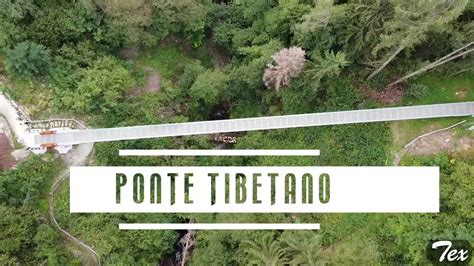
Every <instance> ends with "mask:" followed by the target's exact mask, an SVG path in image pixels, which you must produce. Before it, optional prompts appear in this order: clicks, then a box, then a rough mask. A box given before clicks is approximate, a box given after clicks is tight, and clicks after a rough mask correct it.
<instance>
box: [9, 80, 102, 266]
mask: <svg viewBox="0 0 474 266" xmlns="http://www.w3.org/2000/svg"><path fill="white" fill-rule="evenodd" d="M0 83H2V84H8V80H7V79H6V78H5V77H4V76H3V75H0ZM0 107H1V108H0V115H2V116H5V118H6V119H7V121H8V126H9V127H10V128H11V129H12V130H11V131H12V134H13V135H15V137H16V138H17V140H19V141H20V142H21V140H22V139H23V134H24V132H25V130H26V126H25V123H24V122H25V119H26V120H29V116H28V115H27V114H26V111H24V109H23V108H21V106H19V105H17V104H16V103H14V102H13V101H12V100H11V99H10V98H9V97H8V96H7V95H5V94H2V93H0ZM19 108H20V109H21V110H20V111H21V112H19ZM93 148H94V144H93V143H85V144H80V145H77V146H76V147H75V148H74V149H73V150H72V151H70V152H69V153H68V154H66V155H61V158H62V159H63V161H64V163H65V165H66V169H64V170H63V171H62V172H61V173H60V174H59V175H58V176H57V177H55V180H54V182H53V185H52V186H51V189H50V192H49V194H48V214H49V219H50V221H51V224H52V225H53V226H54V227H56V228H57V229H58V231H59V232H60V233H61V235H62V236H63V238H64V240H66V241H67V242H68V243H70V245H74V246H75V247H76V248H77V250H79V251H80V252H81V253H82V255H80V258H81V262H82V264H84V265H100V264H101V262H100V257H99V255H98V254H97V252H96V251H95V250H94V249H93V248H92V247H90V246H88V245H87V244H85V243H84V242H83V241H81V240H79V239H78V238H76V237H74V236H73V235H72V234H71V233H69V232H67V231H66V230H64V229H63V228H61V226H59V224H58V222H57V220H56V215H55V210H54V194H55V192H56V190H57V189H58V187H59V185H60V184H61V183H62V182H63V181H64V180H66V179H67V178H69V167H71V166H81V165H86V164H87V163H88V160H89V156H90V155H91V154H92V151H93ZM75 255H77V254H75Z"/></svg>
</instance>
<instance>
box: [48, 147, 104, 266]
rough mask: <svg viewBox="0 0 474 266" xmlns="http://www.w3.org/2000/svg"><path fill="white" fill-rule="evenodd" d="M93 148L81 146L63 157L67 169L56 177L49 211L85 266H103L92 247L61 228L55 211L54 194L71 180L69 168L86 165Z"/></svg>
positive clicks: (53, 222)
mask: <svg viewBox="0 0 474 266" xmlns="http://www.w3.org/2000/svg"><path fill="white" fill-rule="evenodd" d="M93 148H94V145H93V144H81V145H78V146H77V147H76V148H75V149H74V150H72V151H71V152H70V153H69V154H67V155H64V156H61V157H62V159H63V160H64V162H65V164H66V166H67V168H66V169H64V170H63V171H62V172H61V174H59V176H57V177H56V179H55V181H54V182H53V185H52V186H51V190H50V193H49V195H48V210H49V219H50V221H51V224H53V225H54V226H55V227H56V228H57V229H58V230H59V232H61V234H62V235H63V237H64V239H65V240H67V241H68V242H69V243H71V244H72V245H74V246H76V247H77V248H78V249H79V250H80V251H81V252H82V254H83V255H82V256H81V261H82V263H83V264H84V265H101V263H100V256H99V254H97V252H96V251H95V250H94V249H93V248H92V247H90V246H88V245H87V244H85V243H84V241H82V240H80V239H78V238H76V237H74V236H73V235H72V234H71V233H69V232H67V231H66V230H64V229H63V228H61V226H59V224H58V222H57V220H56V215H55V210H54V194H55V192H56V190H57V189H58V187H59V186H60V185H61V183H62V182H63V181H65V180H66V179H68V178H69V167H70V166H81V165H86V164H87V162H88V159H89V156H90V155H91V154H92V151H93Z"/></svg>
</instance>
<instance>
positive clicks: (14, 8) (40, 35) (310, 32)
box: [0, 0, 474, 265]
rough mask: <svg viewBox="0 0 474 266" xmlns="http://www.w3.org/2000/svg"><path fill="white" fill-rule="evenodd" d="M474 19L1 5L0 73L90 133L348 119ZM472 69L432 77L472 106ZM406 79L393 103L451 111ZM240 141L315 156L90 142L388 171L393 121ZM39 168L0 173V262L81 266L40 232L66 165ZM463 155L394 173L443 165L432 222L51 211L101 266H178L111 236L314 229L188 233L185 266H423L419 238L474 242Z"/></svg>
mask: <svg viewBox="0 0 474 266" xmlns="http://www.w3.org/2000/svg"><path fill="white" fill-rule="evenodd" d="M473 16H474V1H472V0H455V1H452V0H434V1H417V2H415V1H406V0H347V1H332V0H318V1H312V0H271V1H255V0H239V1H237V0H236V1H217V0H216V1H211V0H180V1H176V0H122V1H113V0H77V1H76V0H43V1H33V0H0V59H1V60H2V61H4V65H5V70H6V72H5V74H6V75H8V77H9V78H10V79H11V80H12V81H13V82H12V83H13V85H12V86H11V88H8V89H9V90H10V91H11V94H12V95H13V96H15V97H16V98H17V99H18V100H19V101H20V102H26V103H28V102H30V103H31V98H33V99H34V100H33V101H35V102H34V103H33V104H32V106H29V107H31V110H35V108H34V107H37V106H39V105H41V106H43V105H44V106H46V107H44V108H43V109H47V110H46V112H44V113H41V112H38V113H35V114H34V115H35V116H37V118H49V117H50V116H51V114H52V116H53V117H63V116H69V117H76V118H80V119H83V120H85V122H86V123H87V124H88V125H89V126H91V127H98V128H100V127H117V126H126V125H141V124H158V123H175V122H186V121H197V120H208V119H227V118H241V117H251V116H263V115H281V114H299V113H309V112H325V111H337V110H352V109H360V108H372V107H378V106H382V105H384V104H385V103H386V102H384V101H381V100H380V99H379V98H377V97H373V95H377V94H381V95H384V93H385V92H386V89H387V88H386V84H388V83H389V82H390V81H391V80H392V79H393V78H395V77H400V76H402V75H405V74H406V73H409V72H411V71H414V70H416V69H417V68H418V67H420V66H423V65H425V64H426V63H427V62H429V61H434V60H436V59H439V58H441V57H443V56H444V55H446V54H448V53H450V52H452V51H453V50H455V49H456V48H459V47H461V46H462V45H465V44H467V43H469V42H472V40H473V36H474V30H473V29H474V24H473V22H472V17H473ZM472 62H473V60H472V55H466V56H465V57H463V58H458V59H457V60H455V61H453V62H451V63H450V64H448V65H445V66H444V67H440V68H437V69H436V70H435V71H438V73H441V74H439V75H438V74H437V75H438V76H439V77H443V78H445V77H446V76H453V77H452V79H455V80H456V79H457V78H458V76H456V75H457V74H458V73H465V74H466V73H467V74H466V77H467V78H466V80H464V81H463V83H460V84H462V85H459V86H460V87H462V88H460V89H459V90H460V91H461V92H462V91H463V89H464V87H466V86H467V88H466V90H467V95H468V96H466V97H467V98H456V100H459V101H460V100H473V99H472V97H473V96H472V92H470V91H473V88H472V80H473V78H472V77H473V76H474V75H473V74H472V73H473V72H472V69H473V68H472ZM1 69H2V67H1V66H0V70H1ZM371 73H372V75H371ZM2 74H3V73H2ZM369 76H370V79H369V81H368V80H367V78H368V77H369ZM459 80H461V78H459ZM408 83H409V84H404V86H405V85H407V86H406V87H407V88H408V89H407V90H406V92H405V91H404V92H402V94H403V93H404V95H402V98H400V99H398V101H392V102H390V103H391V104H401V103H408V104H411V103H413V102H417V101H421V102H422V103H431V102H432V103H434V102H436V100H437V98H436V96H437V95H441V96H440V97H439V98H440V99H443V100H444V99H445V98H443V97H444V94H445V89H444V87H443V88H441V89H439V91H435V90H433V89H432V88H431V86H428V85H427V84H424V81H423V80H414V81H411V80H409V81H408ZM25 84H27V85H25ZM465 84H467V85H465ZM469 84H471V85H469ZM443 86H444V85H443ZM456 86H457V85H454V86H453V87H456ZM469 86H470V87H469ZM456 90H457V89H456ZM388 91H389V92H390V90H388ZM427 95H430V97H431V98H427V99H425V98H426V96H427ZM403 96H404V98H403ZM25 99H30V101H28V100H25ZM44 102H47V104H43V103H44ZM45 114H47V115H45ZM236 137H237V143H236V144H235V145H224V148H229V149H231V148H236V149H320V150H321V156H319V157H318V158H314V157H300V158H295V157H278V158H275V157H258V158H255V157H244V158H240V157H238V158H234V157H233V158H228V157H218V158H214V157H212V158H208V157H198V158H188V157H182V158H174V157H160V158H124V157H119V156H118V150H120V149H136V148H146V149H212V148H216V147H217V146H218V147H219V148H222V147H223V145H216V143H214V142H213V141H212V138H211V137H210V136H186V137H179V138H161V139H147V140H132V141H122V142H112V143H100V144H96V145H95V154H94V157H93V162H94V164H97V165H109V166H113V165H137V166H139V165H166V166H170V165H298V166H312V165H336V166H337V165H347V166H358V165H364V166H385V165H391V164H392V159H393V158H392V157H393V156H392V153H393V150H392V148H393V147H392V141H393V139H395V138H396V137H398V136H393V135H392V131H391V130H390V124H389V123H376V124H356V125H343V126H327V127H317V128H297V129H281V130H269V131H264V132H244V133H241V134H237V135H236ZM48 156H51V155H48ZM48 156H47V157H46V158H45V157H43V158H40V157H36V156H32V157H30V158H28V159H27V160H26V161H25V162H23V163H22V164H20V165H19V166H18V168H17V169H14V170H9V171H5V172H2V173H1V174H0V214H1V215H0V265H8V264H16V263H20V264H53V265H55V264H56V265H68V264H71V263H72V264H74V263H78V262H79V260H80V259H81V257H80V256H79V258H77V257H74V255H73V253H74V254H76V253H77V252H70V251H69V249H70V247H68V246H67V243H65V242H64V241H63V239H62V237H61V235H60V234H59V233H58V232H57V231H56V229H55V227H53V226H51V225H50V223H49V222H48V221H49V220H47V219H46V218H45V217H47V215H48V208H47V207H46V205H47V203H46V201H47V200H48V195H47V191H48V189H49V186H50V185H51V183H52V180H53V179H54V178H55V177H57V176H58V175H59V170H60V168H61V165H60V163H59V160H51V158H50V157H48ZM461 157H462V158H464V159H457V157H454V156H452V155H438V156H435V157H409V158H408V159H406V160H405V161H404V162H403V163H404V164H406V165H438V166H440V167H441V173H442V177H441V213H439V214H397V215H383V214H304V215H291V214H258V215H257V214H245V215H242V214H238V215H236V214H188V215H184V214H169V215H162V214H137V215H129V214H120V215H116V214H71V213H69V195H68V189H67V185H63V186H62V187H61V188H60V189H59V191H58V195H57V197H56V199H55V202H54V206H55V210H56V213H57V220H58V222H59V224H61V226H62V227H64V228H65V229H66V230H68V231H69V232H71V233H72V234H73V235H75V236H77V237H78V238H80V239H82V240H84V241H85V242H86V243H88V244H89V245H90V246H93V247H94V249H95V250H96V251H97V253H98V254H99V256H100V257H101V260H102V262H103V264H108V265H110V264H112V265H115V264H117V265H135V264H139V265H151V264H156V263H157V262H163V261H165V260H170V259H171V260H173V259H174V257H175V253H176V251H177V249H178V248H177V246H178V245H177V243H178V241H179V238H180V237H181V236H182V234H183V232H175V231H154V232H148V231H139V232H136V231H120V230H118V223H121V222H144V223H146V222H149V223H157V222H163V223H165V222H166V223H168V222H189V221H190V220H194V221H196V222H205V223H211V222H214V223H215V222H257V223H258V222H262V223H263V222H268V223H277V222H282V223H283V222H287V223H291V222H314V221H318V222H320V223H321V224H323V225H324V230H321V231H319V232H294V231H282V232H281V231H256V232H255V231H242V232H235V231H205V232H198V233H197V240H196V244H195V247H194V250H193V252H192V256H191V258H190V260H189V263H190V264H191V265H206V264H207V265H248V264H258V265H259V264H265V265H281V264H283V263H294V264H303V265H317V264H324V263H331V264H335V265H336V264H350V265H352V264H354V265H359V264H364V265H365V264H367V265H378V264H412V263H415V264H426V261H425V258H424V254H423V252H424V245H425V244H426V243H427V241H428V240H430V239H433V238H443V237H446V238H461V239H470V240H472V239H473V235H472V225H471V224H469V223H468V221H469V219H471V220H472V218H473V217H472V210H471V209H472V206H473V205H474V203H473V202H472V196H470V195H472V194H473V192H474V191H472V188H473V187H472V184H471V183H472V178H473V166H472V160H469V158H470V157H469V156H467V158H468V159H465V157H463V156H461Z"/></svg>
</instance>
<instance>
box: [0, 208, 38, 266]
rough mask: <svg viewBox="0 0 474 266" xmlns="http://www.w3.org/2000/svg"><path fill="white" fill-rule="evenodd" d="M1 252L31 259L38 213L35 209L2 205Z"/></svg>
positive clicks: (0, 221) (0, 216)
mask: <svg viewBox="0 0 474 266" xmlns="http://www.w3.org/2000/svg"><path fill="white" fill-rule="evenodd" d="M0 213H1V214H2V215H0V228H1V230H0V239H1V241H0V254H6V255H7V256H9V257H10V258H12V257H17V259H19V260H20V261H28V260H31V259H32V258H31V250H28V249H29V247H30V245H31V244H32V243H31V242H32V239H31V236H32V235H34V230H35V223H36V218H37V214H36V212H35V211H34V210H31V209H25V208H20V209H16V208H14V207H7V206H4V205H0Z"/></svg>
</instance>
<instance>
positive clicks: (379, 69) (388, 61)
mask: <svg viewBox="0 0 474 266" xmlns="http://www.w3.org/2000/svg"><path fill="white" fill-rule="evenodd" d="M403 49H405V47H404V46H403V45H401V46H400V47H398V49H397V50H396V51H395V52H394V53H393V54H392V55H391V56H390V57H389V58H388V59H387V61H385V62H384V63H383V64H382V65H381V66H380V67H379V68H378V69H377V70H375V71H374V72H372V74H370V76H369V77H368V78H367V80H371V79H372V78H373V77H374V76H375V75H377V74H378V73H379V72H380V71H382V70H383V69H384V68H385V67H386V66H387V65H388V64H389V63H390V62H392V60H393V59H394V58H395V57H396V56H397V55H398V54H399V53H400V52H401V51H403Z"/></svg>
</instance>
